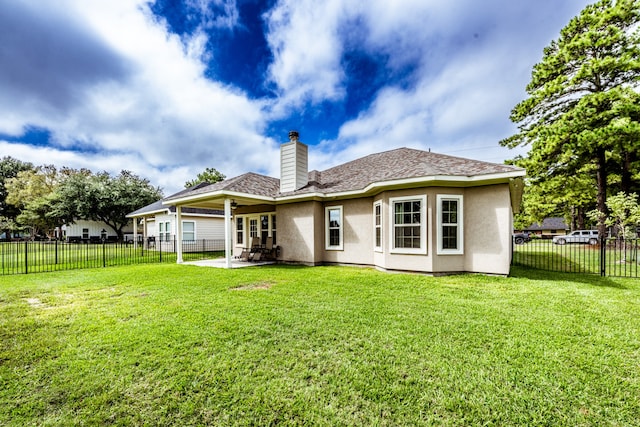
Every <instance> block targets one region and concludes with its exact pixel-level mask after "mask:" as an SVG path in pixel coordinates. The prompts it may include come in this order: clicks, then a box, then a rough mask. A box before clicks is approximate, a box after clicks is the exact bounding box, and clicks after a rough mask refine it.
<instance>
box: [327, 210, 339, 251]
mask: <svg viewBox="0 0 640 427" xmlns="http://www.w3.org/2000/svg"><path fill="white" fill-rule="evenodd" d="M325 218H326V219H325V221H326V223H325V225H326V227H325V234H326V236H325V241H326V249H328V250H342V206H331V207H328V208H325Z"/></svg>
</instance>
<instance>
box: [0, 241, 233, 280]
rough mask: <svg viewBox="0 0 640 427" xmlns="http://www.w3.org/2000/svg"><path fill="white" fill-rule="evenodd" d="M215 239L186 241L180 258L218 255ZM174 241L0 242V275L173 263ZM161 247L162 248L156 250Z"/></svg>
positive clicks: (216, 256)
mask: <svg viewBox="0 0 640 427" xmlns="http://www.w3.org/2000/svg"><path fill="white" fill-rule="evenodd" d="M216 246H220V245H219V242H218V241H213V240H202V241H194V242H185V244H184V246H183V249H184V253H183V260H184V261H194V260H198V259H208V258H220V257H223V256H224V250H215V247H216ZM173 247H174V243H173V242H171V243H164V244H163V245H162V246H160V244H159V245H158V246H157V247H154V248H152V249H146V248H144V246H143V245H139V246H138V247H137V248H135V247H134V245H133V244H128V245H126V244H122V243H107V244H100V243H99V244H76V243H71V244H68V243H62V242H55V241H52V242H11V243H9V242H0V275H11V274H25V273H41V272H51V271H62V270H76V269H81V268H96V267H109V266H116V265H132V264H145V263H159V262H166V263H175V262H176V256H177V255H176V253H175V252H174V250H173ZM160 248H162V250H158V249H160Z"/></svg>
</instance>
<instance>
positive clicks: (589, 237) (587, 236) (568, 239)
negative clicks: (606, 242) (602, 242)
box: [553, 230, 598, 245]
mask: <svg viewBox="0 0 640 427" xmlns="http://www.w3.org/2000/svg"><path fill="white" fill-rule="evenodd" d="M553 243H555V244H556V245H566V244H567V243H588V244H590V245H597V244H598V230H576V231H572V232H571V233H569V234H567V235H565V236H553Z"/></svg>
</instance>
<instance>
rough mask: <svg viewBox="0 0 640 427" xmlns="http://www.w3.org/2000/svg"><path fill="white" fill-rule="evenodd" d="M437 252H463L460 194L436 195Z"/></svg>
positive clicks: (453, 253)
mask: <svg viewBox="0 0 640 427" xmlns="http://www.w3.org/2000/svg"><path fill="white" fill-rule="evenodd" d="M436 200H437V204H438V206H437V216H438V220H437V227H438V232H437V234H438V254H441V255H447V254H452V255H461V254H463V253H464V241H463V236H464V233H463V224H464V222H463V206H462V200H463V199H462V196H461V195H438V196H437V197H436Z"/></svg>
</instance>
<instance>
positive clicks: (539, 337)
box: [0, 265, 640, 426]
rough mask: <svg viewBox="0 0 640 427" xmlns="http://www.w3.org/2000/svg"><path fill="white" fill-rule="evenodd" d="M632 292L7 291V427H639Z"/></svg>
mask: <svg viewBox="0 0 640 427" xmlns="http://www.w3.org/2000/svg"><path fill="white" fill-rule="evenodd" d="M639 309H640V285H638V283H637V282H636V281H633V280H629V279H626V280H625V279H603V278H600V277H598V276H580V275H559V274H550V273H542V272H541V273H535V272H534V273H530V272H526V271H525V270H518V269H516V270H514V271H513V277H510V278H500V277H487V276H475V275H464V276H451V277H440V278H431V277H425V276H420V275H406V274H385V273H380V272H376V271H374V270H370V269H356V268H343V267H315V268H303V267H286V266H273V267H259V268H245V269H237V270H221V269H208V268H202V267H194V266H178V265H150V266H131V267H116V268H110V269H94V270H81V271H75V272H57V273H47V274H38V275H28V276H24V275H23V276H11V277H2V278H0V425H15V426H18V425H20V426H22V425H82V424H92V425H104V424H116V425H207V424H218V425H269V424H284V425H420V424H422V425H424V424H427V425H429V424H439V425H456V426H458V425H600V424H603V425H634V424H635V425H637V424H638V419H640V400H639V399H640V398H639V396H640V379H639V375H638V369H639V367H638V360H640V320H638V313H639V312H640V310H639Z"/></svg>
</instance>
